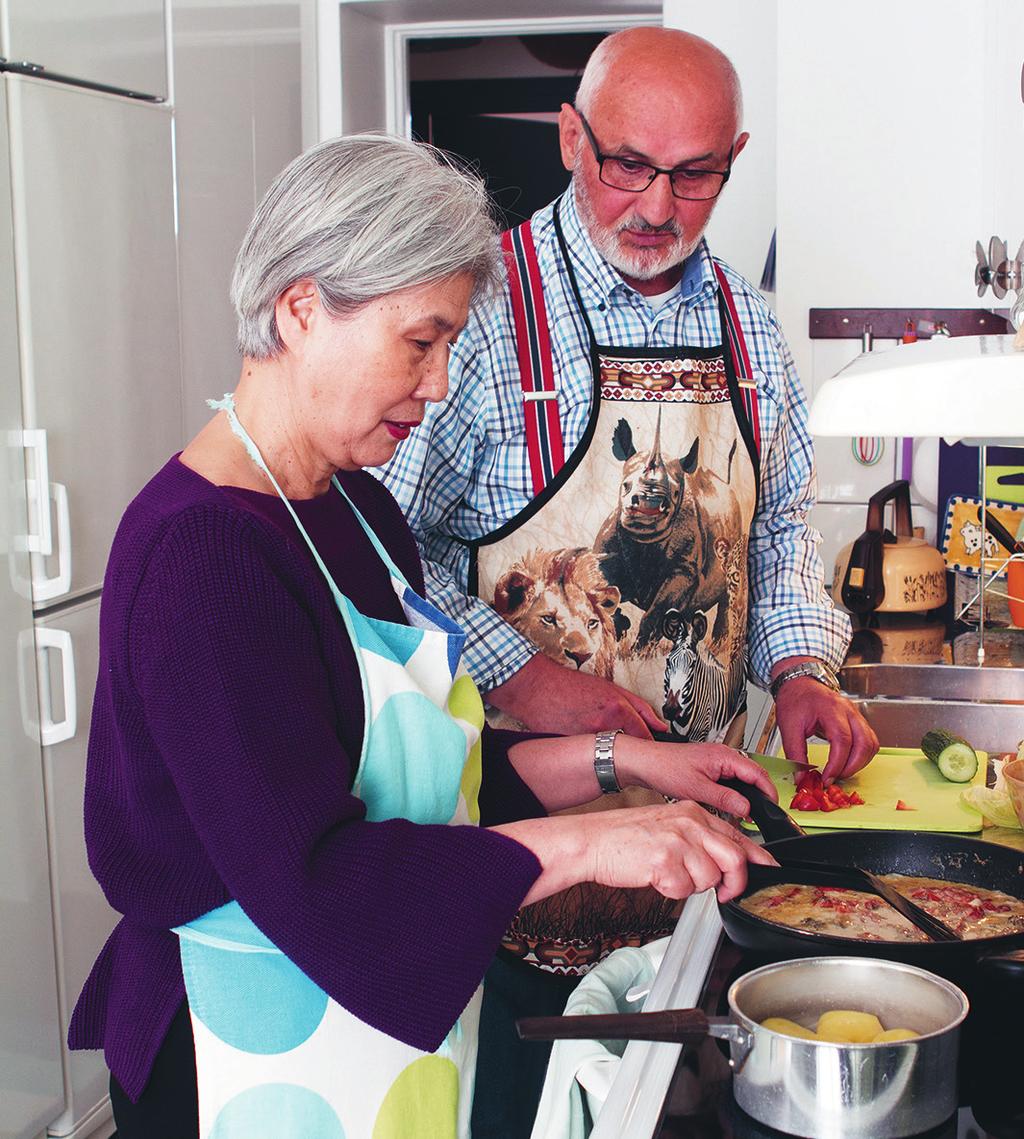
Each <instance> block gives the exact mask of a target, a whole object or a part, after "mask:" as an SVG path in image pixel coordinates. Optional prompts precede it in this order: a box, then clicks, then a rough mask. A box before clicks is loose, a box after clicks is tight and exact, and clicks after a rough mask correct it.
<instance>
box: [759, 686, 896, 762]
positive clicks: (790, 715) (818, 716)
mask: <svg viewBox="0 0 1024 1139" xmlns="http://www.w3.org/2000/svg"><path fill="white" fill-rule="evenodd" d="M775 719H776V722H777V723H778V725H779V732H780V733H781V735H782V746H783V748H784V749H785V752H786V756H787V758H788V759H792V760H795V761H796V762H797V763H806V762H807V739H808V737H809V736H821V737H822V739H826V740H828V745H829V747H828V762H827V763H826V764H825V770H824V777H825V780H826V782H831V781H832V780H834V779H843V778H845V777H847V776H850V775H853V774H854V773H855V772H857V771H860V769H861V768H862V767H865V766H866V765H867V764H868V763H869V762H870V760H871V758H872V757H873V756H874V754H875V752H877V751H878V737H877V736H876V735H875V733H874V731H872V729H871V725H870V724H869V723H868V722H867V720H865V719H864V717H863V716H862V715H861V714H860V712H858V711H857V709H856V708H855V707H854V705H853V704H851V703H850V701H849V700H847V699H846V697H845V696H841V695H840V694H839V693H838V692H833V691H832V689H831V688H827V687H826V686H825V685H824V684H820V683H819V682H818V681H817V680H813V679H812V678H811V677H809V676H800V677H796V678H795V679H793V680H787V681H786V683H785V684H783V686H782V687H781V688H780V689H779V695H778V697H777V698H776V700H775Z"/></svg>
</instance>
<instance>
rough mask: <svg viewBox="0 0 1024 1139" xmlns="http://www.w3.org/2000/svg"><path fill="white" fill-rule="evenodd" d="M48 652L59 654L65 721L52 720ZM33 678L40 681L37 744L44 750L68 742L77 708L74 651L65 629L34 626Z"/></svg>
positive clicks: (69, 635)
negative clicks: (50, 650)
mask: <svg viewBox="0 0 1024 1139" xmlns="http://www.w3.org/2000/svg"><path fill="white" fill-rule="evenodd" d="M47 649H53V650H54V651H56V652H59V653H60V658H61V680H62V682H63V685H64V719H63V720H54V718H53V694H52V691H51V688H50V669H49V667H48V664H49V662H48V661H47V659H46V651H47ZM36 675H37V676H38V678H39V742H40V743H41V744H42V745H43V747H48V746H50V745H51V744H59V743H61V742H63V741H64V740H69V739H71V737H72V736H73V735H74V734H75V732H76V731H77V730H78V707H77V699H76V693H75V650H74V646H73V645H72V642H71V634H70V633H69V632H68V631H67V630H66V629H50V628H47V627H46V626H45V625H41V626H37V627H36Z"/></svg>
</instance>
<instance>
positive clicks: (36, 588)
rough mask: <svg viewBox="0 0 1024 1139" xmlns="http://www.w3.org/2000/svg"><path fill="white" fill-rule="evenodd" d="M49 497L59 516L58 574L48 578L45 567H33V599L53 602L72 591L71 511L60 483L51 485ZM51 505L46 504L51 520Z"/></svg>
mask: <svg viewBox="0 0 1024 1139" xmlns="http://www.w3.org/2000/svg"><path fill="white" fill-rule="evenodd" d="M49 497H50V498H52V499H53V504H54V506H55V507H56V515H57V543H56V544H57V573H56V575H55V576H54V577H47V576H46V568H45V566H38V567H37V566H33V567H32V599H33V600H34V601H52V600H53V598H55V597H62V596H63V595H64V594H65V593H69V592H70V591H71V511H70V510H69V508H68V488H67V487H66V486H65V485H64V484H63V483H59V482H52V483H50V493H49ZM49 512H50V504H49V502H47V504H46V513H47V518H49Z"/></svg>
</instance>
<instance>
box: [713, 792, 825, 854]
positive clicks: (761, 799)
mask: <svg viewBox="0 0 1024 1139" xmlns="http://www.w3.org/2000/svg"><path fill="white" fill-rule="evenodd" d="M718 782H719V783H720V784H721V785H722V786H723V787H728V788H729V789H730V790H732V791H738V792H739V793H740V794H741V795H742V796H743V797H744V798H745V799H746V800H747V801H748V802H749V803H750V817H751V818H752V819H753V820H754V823H755V825H756V826H757V829H758V830H759V831H760V832H761V836H762V837H763V838H764V840H765V842H774V841H775V839H777V838H799V837H800V836H801V835H803V834H806V833H807V832H806V831H805V830H804V828H803V827H802V826H801V825H800V824H799V823H797V822H794V820H793V819H791V818H790V816H789V814H788V813H787V812H786V809H785V808H784V807H780V806H779V804H778V803H773V802H772V801H771V799H769V798H768V796H767V795H766V794H765V793H764V792H763V791H762V790H761V789H760V788H759V787H756V786H755V785H754V784H753V783H744V782H743V780H742V779H719V781H718Z"/></svg>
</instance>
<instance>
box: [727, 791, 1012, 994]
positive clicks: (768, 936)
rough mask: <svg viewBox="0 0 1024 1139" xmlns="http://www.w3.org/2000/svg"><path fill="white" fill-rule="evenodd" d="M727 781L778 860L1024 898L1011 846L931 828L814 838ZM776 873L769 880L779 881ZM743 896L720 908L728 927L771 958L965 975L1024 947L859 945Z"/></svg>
mask: <svg viewBox="0 0 1024 1139" xmlns="http://www.w3.org/2000/svg"><path fill="white" fill-rule="evenodd" d="M722 782H723V783H724V784H726V785H728V786H730V787H732V788H734V789H735V790H736V791H739V792H740V794H742V795H744V796H745V797H746V798H747V799H748V800H749V801H750V812H751V818H752V819H753V820H754V822H755V823H756V824H757V827H758V829H759V830H760V831H761V834H762V836H763V837H764V839H765V849H766V850H768V851H770V852H771V853H772V854H773V855H775V857H776V858H777V859H778V860H779V861H780V862H785V859H786V856H787V854H788V855H789V856H790V857H793V858H798V859H801V860H803V861H805V862H824V863H829V864H831V865H833V866H857V867H859V868H860V869H862V870H868V871H871V872H872V873H873V874H910V875H915V876H921V877H925V878H941V879H943V880H945V881H948V882H963V883H965V884H967V885H970V886H982V887H984V888H986V889H989V890H1002V891H1003V892H1004V893H1007V894H1010V895H1011V896H1012V897H1015V898H1020V899H1021V900H1024V854H1022V853H1021V851H1019V850H1014V849H1013V848H1011V847H1006V846H997V845H996V844H995V843H992V842H983V841H981V840H979V839H972V838H965V837H963V836H961V835H952V834H931V833H928V832H925V831H876V830H841V831H828V832H825V833H822V834H814V835H810V834H807V833H805V832H804V830H803V828H802V827H800V826H799V825H798V824H797V823H795V822H794V821H793V820H792V819H791V818H790V817H789V815H788V814H787V813H786V812H785V810H784V809H783V808H781V807H780V806H778V805H777V804H775V803H773V802H772V801H771V800H770V799H769V798H768V797H767V796H766V795H764V794H763V793H762V792H761V791H759V790H758V789H757V788H756V787H752V786H751V785H749V784H746V783H742V782H740V781H737V780H722ZM748 870H749V880H748V882H747V888H746V890H744V892H743V894H742V895H741V897H745V896H746V895H747V894H752V893H754V891H755V890H758V889H760V886H759V884H758V883H759V869H758V867H757V866H756V865H754V864H751V865H750V866H749V867H748ZM777 873H778V872H777V871H776V872H775V874H774V875H773V876H772V878H771V881H772V882H773V883H774V882H777V881H778V877H777ZM739 900H740V899H739V898H737V899H735V900H733V901H731V902H726V903H724V904H720V906H719V910H720V912H721V915H722V924H723V925H724V926H725V930H726V932H727V933H728V934H729V936H730V937H731V938H732V940H733V941H734V942H736V944H737V945H740V946H742V947H743V948H744V949H748V950H750V951H751V952H752V953H756V954H763V955H765V956H771V957H807V956H818V955H820V954H829V953H837V954H859V955H862V956H868V957H885V958H889V959H891V960H896V961H905V962H907V963H909V964H912V965H918V966H920V967H921V968H924V969H931V970H932V971H933V972H937V973H942V974H945V975H948V974H950V973H954V974H956V973H962V972H963V971H964V970H965V969H969V968H970V967H971V966H972V965H973V964H974V963H976V962H977V961H978V960H979V959H980V958H983V957H988V956H989V955H991V954H1002V953H1006V952H1008V951H1010V950H1013V949H1019V948H1022V947H1024V933H1014V934H1004V935H1003V936H1001V937H988V938H981V939H978V940H975V941H946V942H939V941H935V942H899V941H861V940H858V939H856V938H847V937H830V936H828V935H825V934H821V933H814V932H812V931H809V930H800V929H793V928H790V927H787V926H783V925H778V924H776V923H775V922H770V921H766V920H765V919H764V918H759V917H755V916H754V915H753V914H751V913H748V912H747V911H746V910H744V909H741V908H740V907H739V905H737V902H738V901H739Z"/></svg>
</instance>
